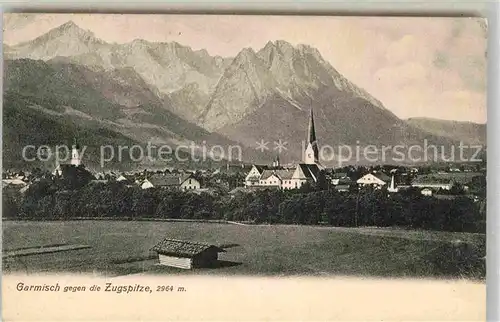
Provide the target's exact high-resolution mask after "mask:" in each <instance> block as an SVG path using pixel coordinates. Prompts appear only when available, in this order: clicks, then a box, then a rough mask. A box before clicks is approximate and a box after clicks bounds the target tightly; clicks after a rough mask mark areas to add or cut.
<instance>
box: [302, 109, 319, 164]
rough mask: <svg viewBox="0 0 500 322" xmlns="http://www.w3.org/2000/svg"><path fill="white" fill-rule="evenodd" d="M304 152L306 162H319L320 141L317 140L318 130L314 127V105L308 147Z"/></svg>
mask: <svg viewBox="0 0 500 322" xmlns="http://www.w3.org/2000/svg"><path fill="white" fill-rule="evenodd" d="M304 152H305V155H304V163H305V164H319V151H318V142H317V141H316V130H315V128H314V114H313V109H312V107H311V113H310V116H309V127H308V130H307V147H306V150H305V151H304Z"/></svg>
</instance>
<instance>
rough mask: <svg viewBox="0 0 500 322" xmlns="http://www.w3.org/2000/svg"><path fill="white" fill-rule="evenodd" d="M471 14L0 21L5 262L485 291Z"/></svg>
mask: <svg viewBox="0 0 500 322" xmlns="http://www.w3.org/2000/svg"><path fill="white" fill-rule="evenodd" d="M487 26H488V25H487V21H486V19H485V18H477V17H382V16H373V17H371V16H305V15H304V16H299V15H294V16H285V15H283V16H278V15H271V16H257V15H202V14H199V15H183V14H163V15H162V14H147V15H146V14H83V13H80V14H69V13H60V14H49V13H47V14H45V13H27V14H25V13H6V14H4V15H3V107H2V111H3V112H2V113H3V120H2V124H3V130H2V131H3V133H2V138H3V145H2V148H3V150H2V151H3V152H2V162H3V165H2V204H3V209H2V234H3V246H2V248H3V252H2V262H3V263H2V269H3V274H4V276H9V275H12V276H14V275H23V276H35V275H36V276H39V275H40V274H42V275H43V274H52V275H54V274H55V275H60V274H82V276H83V275H85V276H94V277H100V278H105V279H106V281H109V285H107V283H106V285H104V284H103V288H104V289H106V291H110V292H115V293H121V292H132V293H134V292H143V291H146V292H147V291H148V290H149V286H142V285H141V283H135V282H129V284H128V285H129V286H123V288H121V287H122V286H121V284H119V283H116V284H113V280H114V279H115V278H126V279H127V280H128V281H134V279H136V278H137V279H139V278H153V277H157V276H162V277H166V276H173V277H175V276H191V277H211V278H219V279H220V278H221V277H224V278H227V277H231V278H233V277H234V278H237V277H246V278H250V277H252V278H256V277H260V278H273V279H287V278H293V277H307V278H337V277H340V276H342V277H347V278H351V277H352V278H369V279H380V278H388V279H391V280H394V279H395V280H400V279H411V280H416V281H418V280H422V281H423V280H439V281H465V282H470V283H474V284H479V285H481V286H485V277H486V151H487V146H486V122H487V119H486V114H487V113H486V109H487V108H486V85H487V84H486V80H487V77H486V68H487V67H486V62H487ZM15 287H16V288H17V291H18V292H21V293H22V292H29V291H35V292H44V291H48V292H50V291H59V289H57V288H58V287H60V288H61V289H62V290H64V292H66V291H67V290H66V289H65V288H64V286H63V285H61V283H59V285H48V284H43V283H41V284H36V285H35V284H32V283H28V282H19V283H15ZM82 287H83V288H84V289H82V291H88V289H85V286H82ZM146 287H148V288H147V289H146ZM162 287H163V289H162ZM14 291H15V290H14ZM69 291H73V292H76V291H81V290H80V289H76V290H72V289H70V290H69ZM90 291H92V289H90ZM187 291H188V287H187V286H183V285H163V286H158V287H155V289H154V290H151V292H176V293H183V292H187ZM228 293H230V291H228ZM475 301H476V302H479V303H483V302H484V305H486V302H485V300H484V299H479V300H475ZM478 310H479V312H480V313H481V312H484V310H483V309H482V308H481V309H478ZM466 317H468V316H466Z"/></svg>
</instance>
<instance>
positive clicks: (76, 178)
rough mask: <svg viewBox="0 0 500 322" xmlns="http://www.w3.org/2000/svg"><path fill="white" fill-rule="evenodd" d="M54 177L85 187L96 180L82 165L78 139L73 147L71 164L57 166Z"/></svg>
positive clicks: (53, 173)
mask: <svg viewBox="0 0 500 322" xmlns="http://www.w3.org/2000/svg"><path fill="white" fill-rule="evenodd" d="M56 161H57V160H56ZM52 175H53V176H54V177H55V178H57V179H65V180H66V181H70V182H71V183H72V184H73V185H78V186H81V185H85V184H87V183H89V182H90V181H91V180H94V179H95V177H94V175H93V174H92V173H91V172H90V171H88V170H87V169H86V168H85V166H84V165H83V163H82V154H81V153H80V146H79V145H78V143H77V142H76V139H75V142H74V143H73V145H72V147H71V160H70V162H69V163H61V164H56V167H55V169H54V171H53V172H52Z"/></svg>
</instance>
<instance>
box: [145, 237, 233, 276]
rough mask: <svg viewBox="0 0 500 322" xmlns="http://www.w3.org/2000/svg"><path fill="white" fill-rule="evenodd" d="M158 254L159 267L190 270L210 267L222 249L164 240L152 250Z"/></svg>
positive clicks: (215, 261) (194, 243)
mask: <svg viewBox="0 0 500 322" xmlns="http://www.w3.org/2000/svg"><path fill="white" fill-rule="evenodd" d="M151 250H152V251H155V252H156V253H157V254H158V259H159V263H160V265H165V266H171V267H177V268H182V269H192V268H201V267H211V266H213V265H214V264H216V263H217V261H218V256H219V253H221V252H225V250H224V249H222V248H220V247H217V246H215V245H210V244H204V243H196V242H190V241H183V240H177V239H170V238H165V239H163V240H162V241H161V242H159V243H158V244H156V245H155V246H154V247H153V248H152V249H151Z"/></svg>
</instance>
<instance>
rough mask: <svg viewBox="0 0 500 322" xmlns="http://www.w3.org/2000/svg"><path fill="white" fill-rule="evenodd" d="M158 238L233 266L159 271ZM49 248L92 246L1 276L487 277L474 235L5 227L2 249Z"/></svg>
mask: <svg viewBox="0 0 500 322" xmlns="http://www.w3.org/2000/svg"><path fill="white" fill-rule="evenodd" d="M164 237H171V238H178V239H186V240H192V241H201V242H207V243H213V244H217V245H228V246H230V247H228V248H227V249H226V251H227V252H226V253H222V254H221V255H220V259H221V260H224V261H227V263H230V264H231V265H228V266H226V267H220V268H213V269H198V270H194V271H184V270H178V269H175V268H168V267H160V266H158V265H156V260H155V256H154V255H155V254H154V253H151V252H150V251H149V250H150V248H151V247H152V246H154V245H155V244H156V243H157V242H158V241H159V240H161V239H162V238H164ZM55 244H69V245H72V244H83V245H89V246H91V248H88V249H81V250H72V251H64V252H57V253H47V254H37V255H30V256H21V257H12V258H4V260H3V262H4V271H5V272H7V273H8V272H14V271H15V272H24V273H35V272H87V273H96V274H105V275H110V276H116V275H124V274H134V273H146V274H152V273H155V274H158V273H161V274H180V273H189V274H231V275H235V274H245V275H316V276H318V275H320V276H329V275H357V276H359V275H362V276H392V277H468V278H480V279H481V278H484V274H485V273H484V271H485V268H484V261H483V259H482V258H483V257H484V256H485V254H484V249H485V236H484V235H478V234H465V233H445V232H443V233H441V232H416V231H403V230H394V229H377V228H329V227H308V226H282V225H277V226H243V225H230V224H210V223H185V222H144V221H141V222H134V221H66V222H33V221H31V222H30V221H27V222H18V221H4V222H3V249H4V251H8V250H15V249H20V248H29V247H40V246H43V245H55Z"/></svg>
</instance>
